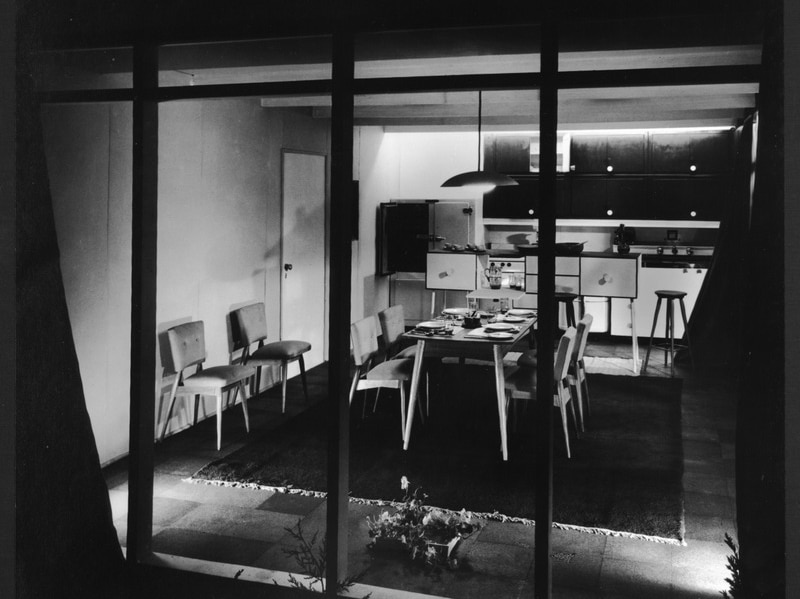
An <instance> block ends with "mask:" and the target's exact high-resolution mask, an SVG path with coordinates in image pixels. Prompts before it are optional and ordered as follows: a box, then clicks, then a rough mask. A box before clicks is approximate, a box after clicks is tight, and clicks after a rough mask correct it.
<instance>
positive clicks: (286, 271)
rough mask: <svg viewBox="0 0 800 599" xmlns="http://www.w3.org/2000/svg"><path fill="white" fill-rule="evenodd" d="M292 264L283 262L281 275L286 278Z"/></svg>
mask: <svg viewBox="0 0 800 599" xmlns="http://www.w3.org/2000/svg"><path fill="white" fill-rule="evenodd" d="M292 268H293V266H292V265H291V264H288V263H287V264H284V265H283V277H284V278H286V277H288V276H289V271H290V270H292Z"/></svg>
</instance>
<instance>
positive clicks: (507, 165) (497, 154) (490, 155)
mask: <svg viewBox="0 0 800 599" xmlns="http://www.w3.org/2000/svg"><path fill="white" fill-rule="evenodd" d="M483 168H484V170H487V171H496V172H498V173H504V174H507V175H514V174H524V173H530V172H531V138H530V135H487V136H486V137H484V141H483Z"/></svg>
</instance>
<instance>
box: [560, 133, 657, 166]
mask: <svg viewBox="0 0 800 599" xmlns="http://www.w3.org/2000/svg"><path fill="white" fill-rule="evenodd" d="M645 141H646V135H645V134H644V133H637V134H620V135H574V136H573V137H572V144H571V146H570V166H569V170H570V172H572V173H576V174H600V173H602V174H611V173H615V174H616V173H643V172H644V171H645V156H646V153H645V147H646V145H645Z"/></svg>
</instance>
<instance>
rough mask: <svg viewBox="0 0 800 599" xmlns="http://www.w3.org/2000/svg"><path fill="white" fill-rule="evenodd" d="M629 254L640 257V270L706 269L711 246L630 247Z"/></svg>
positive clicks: (709, 264) (710, 254)
mask: <svg viewBox="0 0 800 599" xmlns="http://www.w3.org/2000/svg"><path fill="white" fill-rule="evenodd" d="M630 247H631V253H634V254H641V255H642V268H682V269H683V270H688V269H706V268H708V267H709V266H711V258H712V257H713V255H714V247H713V246H691V245H677V244H676V245H672V244H670V245H632V246H630Z"/></svg>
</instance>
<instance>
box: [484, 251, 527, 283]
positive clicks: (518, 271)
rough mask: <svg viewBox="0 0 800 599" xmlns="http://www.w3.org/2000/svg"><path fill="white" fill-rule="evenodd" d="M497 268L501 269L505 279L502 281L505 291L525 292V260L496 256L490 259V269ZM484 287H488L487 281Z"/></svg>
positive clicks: (522, 258)
mask: <svg viewBox="0 0 800 599" xmlns="http://www.w3.org/2000/svg"><path fill="white" fill-rule="evenodd" d="M493 266H494V267H497V268H499V269H500V271H501V273H502V275H503V278H502V280H501V283H500V285H501V287H503V288H504V289H519V290H520V291H525V258H524V257H517V256H495V257H490V258H489V263H488V267H489V268H492V267H493ZM484 286H485V287H488V286H489V284H488V282H486V281H485V277H484Z"/></svg>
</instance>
